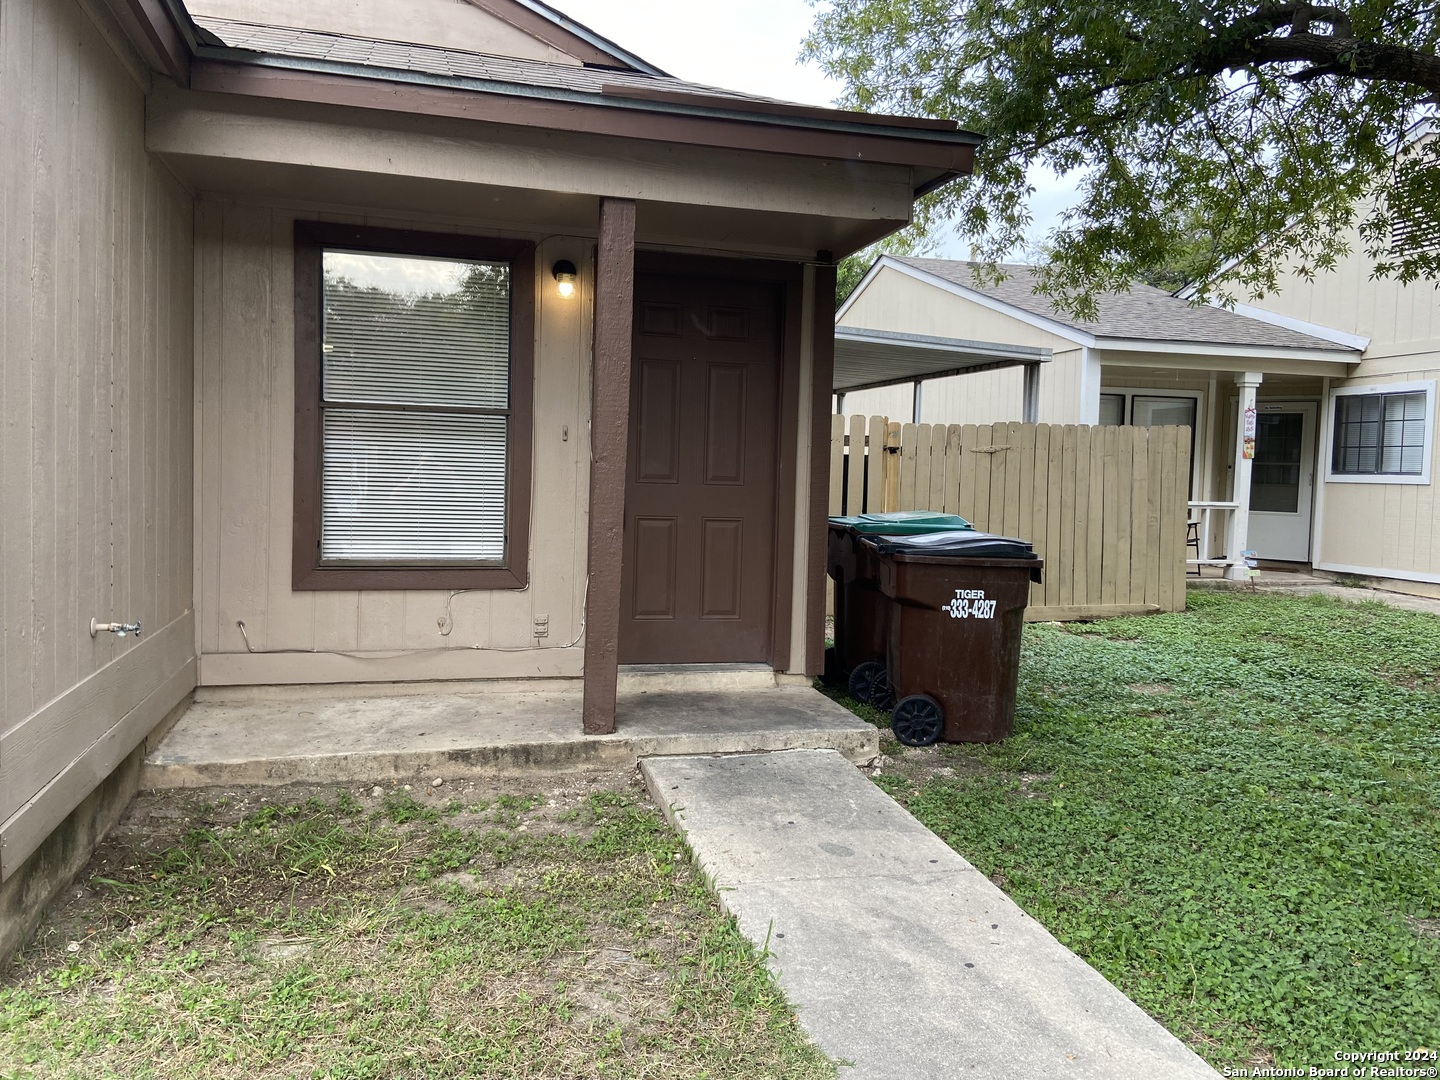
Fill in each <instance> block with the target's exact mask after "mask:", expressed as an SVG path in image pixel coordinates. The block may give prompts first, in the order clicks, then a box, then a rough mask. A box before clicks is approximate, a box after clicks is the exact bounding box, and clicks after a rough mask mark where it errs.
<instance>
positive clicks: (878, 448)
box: [865, 416, 889, 513]
mask: <svg viewBox="0 0 1440 1080" xmlns="http://www.w3.org/2000/svg"><path fill="white" fill-rule="evenodd" d="M888 422H889V420H888V418H887V417H884V416H872V417H871V418H870V438H869V452H868V454H867V456H866V458H865V460H866V461H867V462H868V463H869V464H868V467H867V468H866V470H865V510H866V511H867V512H868V513H877V512H879V511H880V510H881V509H882V508H883V506H884V505H885V425H886V424H887V423H888Z"/></svg>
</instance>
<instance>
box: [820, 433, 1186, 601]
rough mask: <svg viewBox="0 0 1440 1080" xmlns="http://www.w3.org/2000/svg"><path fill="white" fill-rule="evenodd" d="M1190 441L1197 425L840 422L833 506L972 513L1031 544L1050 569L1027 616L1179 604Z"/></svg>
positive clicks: (980, 522)
mask: <svg viewBox="0 0 1440 1080" xmlns="http://www.w3.org/2000/svg"><path fill="white" fill-rule="evenodd" d="M847 421H848V422H847ZM1190 445H1191V444H1190V430H1189V429H1188V428H1175V427H1167V428H1151V429H1146V428H1135V427H1128V428H1121V427H1089V426H1085V425H1075V424H1067V425H1059V424H1038V425H1037V424H1022V423H1018V422H1007V423H1001V424H979V425H976V424H965V425H958V424H952V425H949V426H948V427H947V426H945V425H941V424H934V425H931V424H903V425H902V424H899V423H895V422H891V421H889V420H888V419H887V418H886V417H883V416H874V417H858V416H853V417H848V418H846V417H834V418H832V420H831V456H830V460H831V475H830V487H829V496H830V508H831V511H832V513H833V512H839V511H840V510H841V509H842V508H843V509H844V511H845V512H846V513H852V514H853V513H860V512H862V511H877V510H936V511H944V512H947V513H958V514H960V515H962V516H963V517H965V518H967V519H968V520H970V521H971V522H972V523H973V524H974V525H975V527H976V528H977V529H982V530H985V531H989V532H997V533H1005V534H1007V535H1012V536H1020V537H1023V538H1025V539H1027V540H1030V541H1031V542H1032V543H1033V544H1034V545H1035V548H1036V551H1037V552H1039V553H1040V554H1041V556H1042V557H1043V558H1044V559H1045V564H1046V565H1045V582H1044V584H1043V585H1039V586H1036V587H1034V588H1033V589H1032V590H1031V607H1030V609H1029V610H1028V611H1027V618H1046V619H1076V618H1087V617H1095V616H1097V615H1104V614H1107V613H1111V614H1119V613H1122V612H1123V613H1138V612H1145V611H1154V610H1177V609H1179V608H1182V607H1183V606H1184V603H1185V580H1184V578H1185V554H1186V552H1185V516H1186V511H1187V502H1188V499H1189V472H1190ZM847 460H849V461H850V462H851V465H850V467H849V469H848V470H847V469H846V468H845V464H846V462H847ZM867 464H868V468H867ZM847 473H848V476H847V475H846V474H847Z"/></svg>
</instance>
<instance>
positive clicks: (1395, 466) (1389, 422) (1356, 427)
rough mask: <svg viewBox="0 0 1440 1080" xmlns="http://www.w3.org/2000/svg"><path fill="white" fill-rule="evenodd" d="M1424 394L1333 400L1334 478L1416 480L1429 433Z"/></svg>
mask: <svg viewBox="0 0 1440 1080" xmlns="http://www.w3.org/2000/svg"><path fill="white" fill-rule="evenodd" d="M1428 397H1429V395H1428V394H1427V393H1426V392H1425V391H1424V390H1418V391H1407V392H1405V393H1396V394H1351V395H1347V396H1344V397H1337V398H1336V399H1335V443H1334V447H1333V449H1332V453H1331V461H1330V471H1331V472H1332V473H1334V474H1336V475H1342V476H1344V475H1352V476H1353V475H1361V476H1363V475H1377V476H1387V475H1388V476H1419V475H1421V474H1422V473H1423V472H1424V471H1425V444H1426V436H1427V434H1428V432H1429V428H1430V419H1429V416H1428V407H1427V399H1428Z"/></svg>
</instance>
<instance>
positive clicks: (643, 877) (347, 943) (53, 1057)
mask: <svg viewBox="0 0 1440 1080" xmlns="http://www.w3.org/2000/svg"><path fill="white" fill-rule="evenodd" d="M453 787H454V785H452V788H450V789H447V794H448V792H449V791H450V790H453ZM421 794H422V797H423V796H428V795H429V794H430V793H429V792H428V791H426V792H422V793H421ZM278 797H279V799H280V800H281V801H279V802H275V803H272V804H269V805H264V806H260V807H259V808H258V809H254V808H249V807H236V806H234V805H229V804H225V803H219V804H216V803H211V804H205V803H203V802H202V799H203V796H199V797H197V796H194V795H185V796H181V797H178V798H169V799H167V797H166V796H146V797H143V798H142V799H141V800H140V801H139V803H137V807H136V808H135V809H134V810H132V814H131V820H132V821H138V822H140V823H141V824H142V825H143V823H144V821H145V813H146V812H147V811H148V810H154V809H156V807H158V808H159V810H160V811H161V813H163V815H164V817H163V818H160V819H159V825H155V826H154V828H153V829H147V828H143V827H142V828H137V829H129V830H121V832H122V833H123V835H122V836H118V837H112V839H110V840H107V841H106V844H105V845H104V847H102V850H101V852H100V853H99V855H98V857H97V860H96V862H95V863H93V864H92V867H91V870H92V876H91V877H90V878H89V881H88V890H87V889H86V888H82V889H81V890H80V892H81V893H82V894H83V895H82V897H81V898H79V899H77V900H74V901H72V902H71V903H68V904H66V905H64V906H63V907H62V908H61V909H59V910H58V911H57V912H55V913H54V914H53V915H52V916H51V918H50V920H49V921H48V923H47V924H46V926H45V927H43V928H42V930H41V932H40V934H39V935H38V937H37V939H36V941H35V943H34V944H33V945H31V946H30V947H29V948H28V949H27V950H26V951H25V952H24V953H23V954H22V956H21V957H20V958H19V959H18V960H17V961H16V962H14V963H12V964H11V965H10V967H9V968H8V969H7V970H6V972H5V975H4V978H3V980H0V1077H5V1078H7V1080H8V1078H10V1077H22V1076H24V1077H30V1076H36V1077H85V1078H87V1080H89V1078H99V1077H164V1078H166V1080H170V1078H184V1077H195V1078H200V1077H204V1078H230V1077H235V1078H241V1077H245V1078H249V1077H282V1076H284V1077H291V1076H294V1077H324V1078H341V1077H345V1078H366V1077H376V1078H382V1077H384V1078H388V1077H398V1076H404V1077H505V1078H511V1077H516V1078H530V1077H534V1078H540V1077H566V1078H568V1077H594V1078H608V1077H695V1078H700V1077H714V1078H719V1077H735V1078H742V1077H743V1078H749V1077H777V1078H778V1077H785V1078H790V1077H802V1078H810V1077H815V1078H819V1077H831V1076H833V1075H834V1068H833V1066H832V1065H831V1064H830V1063H829V1062H828V1061H826V1059H825V1058H824V1057H823V1055H821V1054H820V1053H819V1052H818V1051H817V1050H815V1049H814V1048H813V1047H812V1046H811V1045H810V1044H809V1043H808V1042H807V1040H806V1039H805V1038H804V1036H803V1035H802V1033H801V1032H800V1030H799V1028H798V1025H797V1024H796V1022H795V1018H794V1016H793V1013H792V1012H791V1010H790V1009H789V1007H788V1006H787V1004H786V1002H785V1001H784V999H783V997H782V996H781V994H780V993H779V991H778V990H777V988H776V987H775V985H774V983H773V981H772V980H771V978H770V976H769V974H768V972H767V971H766V969H765V966H764V963H763V961H762V959H761V958H760V957H758V956H757V955H756V953H755V952H754V950H752V949H751V948H750V947H749V945H748V944H747V943H746V942H745V941H744V940H743V939H742V938H741V937H740V935H739V934H738V932H737V931H736V929H735V927H734V925H733V922H732V921H731V920H729V919H727V918H725V917H724V916H722V915H721V913H720V912H719V910H718V908H717V906H716V904H715V903H714V900H713V898H712V897H710V896H709V894H708V893H707V892H706V890H705V888H704V886H703V883H702V881H701V879H700V877H699V875H698V873H697V872H696V871H695V870H694V869H693V868H692V867H691V865H690V864H689V862H688V860H687V859H686V858H685V857H684V851H683V849H682V847H681V845H680V843H679V841H678V840H677V838H676V836H675V835H674V833H673V832H672V831H671V830H670V829H669V828H668V827H667V826H666V825H665V824H664V822H663V821H662V820H661V818H660V817H659V816H658V814H657V813H656V812H655V811H654V809H653V808H652V807H650V806H649V805H648V804H647V803H646V802H645V801H644V800H643V798H642V797H641V796H640V795H639V794H637V793H636V792H635V791H634V790H598V791H592V792H588V793H585V794H581V795H576V796H575V797H574V798H570V799H568V800H559V801H556V800H550V801H548V802H547V800H546V799H545V798H543V797H541V796H537V795H533V794H523V795H516V794H513V793H507V794H502V795H500V796H499V797H498V798H496V799H494V800H493V802H487V801H483V800H482V801H479V802H472V803H466V802H465V801H464V800H458V799H451V800H450V801H449V802H448V803H447V804H445V805H443V806H441V805H440V804H439V799H438V797H437V798H436V799H435V800H434V802H431V801H430V800H429V799H428V798H423V799H422V800H420V801H417V799H416V798H414V797H412V796H411V794H410V793H409V792H407V791H403V790H396V791H392V792H389V793H387V794H383V796H382V797H378V798H375V799H371V800H367V801H365V802H362V801H361V800H357V799H356V798H355V797H354V796H353V795H352V794H351V793H350V792H347V791H341V792H339V793H338V795H337V794H334V793H327V794H326V796H325V797H323V798H322V797H310V798H303V797H297V796H295V795H293V794H291V793H288V792H281V793H279V795H278ZM367 803H368V805H367ZM177 810H179V811H180V812H179V813H177V812H176V811H177ZM137 813H138V816H137ZM152 825H154V823H153V822H152ZM167 825H168V827H169V828H170V829H171V830H172V835H169V836H160V837H158V838H157V836H156V835H154V833H155V831H156V830H159V831H160V832H163V830H164V829H165V828H166V827H167Z"/></svg>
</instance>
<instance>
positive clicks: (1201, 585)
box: [1186, 570, 1440, 615]
mask: <svg viewBox="0 0 1440 1080" xmlns="http://www.w3.org/2000/svg"><path fill="white" fill-rule="evenodd" d="M1186 584H1187V585H1188V586H1189V587H1190V588H1192V589H1217V590H1224V591H1227V592H1279V593H1289V594H1290V595H1292V596H1309V595H1312V594H1314V593H1319V594H1320V595H1321V596H1333V597H1334V598H1335V599H1337V600H1345V601H1348V602H1349V603H1352V604H1363V603H1367V602H1368V603H1379V604H1388V605H1389V606H1390V607H1394V608H1400V609H1402V610H1404V611H1423V612H1425V613H1426V614H1428V615H1440V600H1436V599H1434V598H1433V597H1429V596H1415V595H1413V594H1411V593H1399V592H1390V591H1388V590H1386V589H1357V588H1355V587H1353V586H1350V585H1337V584H1335V582H1334V581H1332V580H1331V579H1329V578H1322V577H1315V576H1313V575H1310V574H1298V573H1297V574H1291V573H1278V572H1275V571H1268V570H1267V571H1262V572H1261V574H1260V576H1259V577H1258V578H1256V579H1254V580H1253V581H1250V582H1246V581H1222V580H1217V579H1216V578H1193V577H1192V578H1187V579H1186Z"/></svg>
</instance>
